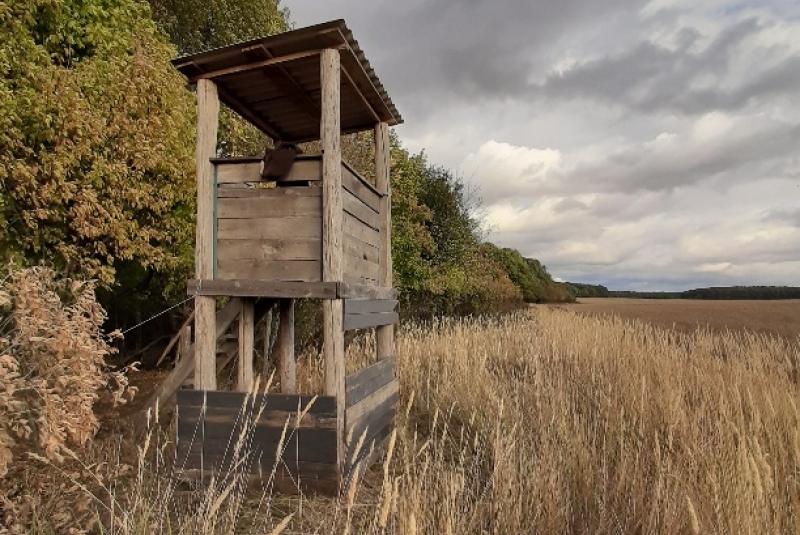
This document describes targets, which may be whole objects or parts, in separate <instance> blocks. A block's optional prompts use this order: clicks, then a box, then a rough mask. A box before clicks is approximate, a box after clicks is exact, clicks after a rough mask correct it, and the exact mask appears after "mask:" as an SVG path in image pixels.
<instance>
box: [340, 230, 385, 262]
mask: <svg viewBox="0 0 800 535" xmlns="http://www.w3.org/2000/svg"><path fill="white" fill-rule="evenodd" d="M342 251H343V252H344V254H349V255H351V256H354V257H356V258H361V259H363V260H368V261H370V262H372V263H374V264H378V263H379V262H380V249H378V248H377V247H375V246H373V245H370V244H368V243H366V242H363V241H361V240H359V239H358V238H356V237H354V236H351V235H350V234H348V233H346V232H345V234H344V243H343V245H342Z"/></svg>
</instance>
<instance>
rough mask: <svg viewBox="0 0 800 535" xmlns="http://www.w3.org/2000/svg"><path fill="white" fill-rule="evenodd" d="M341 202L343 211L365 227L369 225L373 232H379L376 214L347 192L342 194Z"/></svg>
mask: <svg viewBox="0 0 800 535" xmlns="http://www.w3.org/2000/svg"><path fill="white" fill-rule="evenodd" d="M342 202H343V205H344V211H345V212H347V213H348V214H350V215H352V216H353V217H355V218H357V219H358V220H359V221H361V222H362V223H364V224H365V225H369V226H370V227H372V228H373V229H375V230H378V231H380V228H381V217H380V214H378V212H376V211H375V210H373V209H372V208H370V207H369V206H367V205H366V204H364V203H363V202H361V200H360V199H359V198H358V197H356V196H355V195H353V194H352V193H350V192H349V191H347V190H344V191H343V192H342Z"/></svg>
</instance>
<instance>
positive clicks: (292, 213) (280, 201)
mask: <svg viewBox="0 0 800 535" xmlns="http://www.w3.org/2000/svg"><path fill="white" fill-rule="evenodd" d="M321 191H322V190H321V189H320V188H315V187H296V188H271V189H261V188H248V189H240V188H230V189H226V188H220V189H219V190H218V192H217V255H216V256H217V273H216V278H219V279H245V280H248V279H249V280H286V281H292V280H294V281H304V282H317V281H320V280H321V276H322V219H321V217H322V193H321Z"/></svg>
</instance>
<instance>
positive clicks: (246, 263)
mask: <svg viewBox="0 0 800 535" xmlns="http://www.w3.org/2000/svg"><path fill="white" fill-rule="evenodd" d="M321 272H322V264H321V262H320V261H319V260H276V261H269V260H254V259H246V258H218V259H217V277H218V278H220V279H245V280H247V279H251V280H276V281H308V282H317V281H319V280H320V274H321Z"/></svg>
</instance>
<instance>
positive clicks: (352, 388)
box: [345, 357, 396, 407]
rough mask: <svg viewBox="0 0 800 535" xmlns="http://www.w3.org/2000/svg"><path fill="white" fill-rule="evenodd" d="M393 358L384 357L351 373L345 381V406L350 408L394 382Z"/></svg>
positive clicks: (394, 360)
mask: <svg viewBox="0 0 800 535" xmlns="http://www.w3.org/2000/svg"><path fill="white" fill-rule="evenodd" d="M395 366H396V359H395V357H386V358H384V359H381V360H379V361H378V362H376V363H374V364H372V365H370V366H367V367H366V368H364V369H362V370H359V371H357V372H356V373H352V374H350V375H348V376H347V379H346V380H345V390H346V398H347V402H346V406H347V407H352V406H353V405H355V404H356V403H358V402H359V401H361V400H362V399H364V398H365V397H367V396H368V395H370V394H372V393H373V392H375V391H376V390H378V389H380V388H382V387H384V386H386V385H387V384H389V383H390V382H392V381H393V380H394V370H395Z"/></svg>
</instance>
